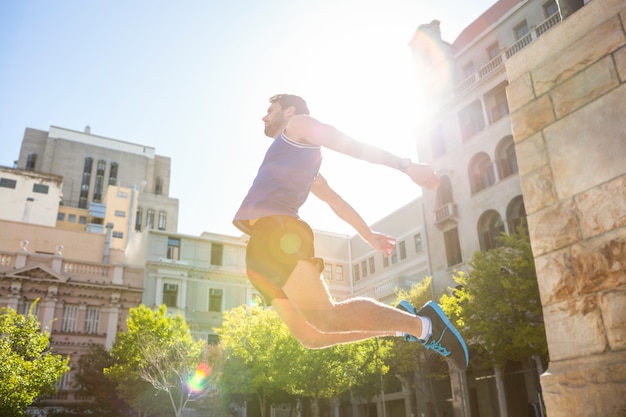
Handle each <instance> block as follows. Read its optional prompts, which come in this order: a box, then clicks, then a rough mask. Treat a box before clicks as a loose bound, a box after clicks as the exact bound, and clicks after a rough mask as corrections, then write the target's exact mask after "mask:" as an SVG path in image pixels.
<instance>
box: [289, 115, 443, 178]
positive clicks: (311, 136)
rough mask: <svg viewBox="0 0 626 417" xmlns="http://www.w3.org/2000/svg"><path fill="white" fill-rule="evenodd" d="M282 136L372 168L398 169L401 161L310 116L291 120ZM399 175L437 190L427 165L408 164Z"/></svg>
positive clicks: (431, 172)
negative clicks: (367, 164) (358, 160)
mask: <svg viewBox="0 0 626 417" xmlns="http://www.w3.org/2000/svg"><path fill="white" fill-rule="evenodd" d="M285 133H286V135H287V136H288V137H289V138H291V139H293V140H295V141H297V142H300V143H309V144H313V145H317V146H323V147H325V148H328V149H332V150H334V151H336V152H341V153H343V154H345V155H349V156H351V157H353V158H357V159H361V160H363V161H367V162H371V163H373V164H379V165H385V166H388V167H390V168H394V169H401V168H402V167H401V161H402V160H403V158H400V157H398V156H396V155H393V154H392V153H390V152H388V151H386V150H384V149H381V148H379V147H377V146H374V145H370V144H367V143H364V142H359V141H357V140H355V139H353V138H351V137H350V136H348V135H346V134H345V133H343V132H341V131H339V130H338V129H336V128H335V127H333V126H331V125H328V124H324V123H321V122H319V121H318V120H316V119H314V118H312V117H310V116H305V115H297V116H294V117H292V118H291V119H290V120H289V124H288V125H287V127H286V128H285ZM403 172H404V173H405V174H406V175H408V176H409V177H410V178H411V180H412V181H413V182H414V183H416V184H418V185H420V186H422V187H424V188H427V189H430V190H434V189H435V188H437V187H438V186H439V177H438V176H437V174H435V172H434V171H433V170H432V168H431V167H430V166H429V165H426V164H418V163H415V162H411V163H410V164H408V166H406V168H405V169H404V170H403Z"/></svg>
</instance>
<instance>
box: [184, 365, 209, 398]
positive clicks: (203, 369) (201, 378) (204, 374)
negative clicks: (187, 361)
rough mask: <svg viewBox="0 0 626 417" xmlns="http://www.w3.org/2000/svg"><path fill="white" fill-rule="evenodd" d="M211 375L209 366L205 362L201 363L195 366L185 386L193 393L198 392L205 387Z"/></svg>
mask: <svg viewBox="0 0 626 417" xmlns="http://www.w3.org/2000/svg"><path fill="white" fill-rule="evenodd" d="M209 375H211V367H210V366H209V365H208V364H206V363H201V364H199V365H198V366H197V367H196V370H195V372H194V373H193V374H192V375H191V376H190V377H189V379H188V380H187V388H188V389H189V391H191V392H192V393H193V394H198V393H200V392H202V391H204V389H205V388H206V387H207V384H208V382H209Z"/></svg>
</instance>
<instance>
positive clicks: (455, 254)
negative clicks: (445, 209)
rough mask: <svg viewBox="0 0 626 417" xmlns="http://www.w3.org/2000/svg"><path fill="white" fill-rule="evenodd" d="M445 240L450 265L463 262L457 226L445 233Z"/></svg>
mask: <svg viewBox="0 0 626 417" xmlns="http://www.w3.org/2000/svg"><path fill="white" fill-rule="evenodd" d="M443 240H444V243H445V245H446V258H447V260H448V267H450V266H453V265H457V264H460V263H461V262H463V258H462V256H461V243H460V242H459V231H458V229H457V228H456V227H455V228H454V229H450V230H448V231H446V232H444V233H443Z"/></svg>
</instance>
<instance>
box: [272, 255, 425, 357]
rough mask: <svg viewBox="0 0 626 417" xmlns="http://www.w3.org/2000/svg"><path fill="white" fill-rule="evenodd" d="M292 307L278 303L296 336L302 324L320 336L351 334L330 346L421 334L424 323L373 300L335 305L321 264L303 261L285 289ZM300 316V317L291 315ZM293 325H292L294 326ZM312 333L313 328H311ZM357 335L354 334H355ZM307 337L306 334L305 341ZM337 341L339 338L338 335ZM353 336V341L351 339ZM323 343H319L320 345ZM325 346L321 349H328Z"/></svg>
mask: <svg viewBox="0 0 626 417" xmlns="http://www.w3.org/2000/svg"><path fill="white" fill-rule="evenodd" d="M283 291H284V293H285V295H286V296H287V298H288V300H289V304H288V305H287V304H284V303H280V302H279V300H276V301H275V302H273V303H272V305H276V306H278V309H277V312H278V314H279V315H280V316H281V318H282V319H283V320H285V323H286V324H287V326H288V327H289V328H290V330H291V331H292V333H294V336H295V337H298V336H297V335H296V334H297V333H298V332H301V333H305V331H299V330H298V329H296V328H295V327H297V326H299V325H302V321H306V322H308V324H309V325H310V326H311V327H312V328H314V329H317V331H319V332H320V333H331V334H334V333H349V334H351V336H341V337H340V338H345V340H340V341H337V342H335V343H330V341H331V339H326V341H327V343H328V344H327V345H324V346H331V345H332V344H336V343H344V342H350V341H356V340H363V339H366V338H368V337H374V336H385V335H396V334H398V333H402V334H403V333H408V334H412V335H420V334H421V333H422V323H421V321H420V320H419V319H417V318H416V317H415V316H413V315H411V314H408V313H405V312H403V311H400V310H398V309H396V308H393V307H391V306H388V305H385V304H382V303H379V302H377V301H375V300H373V299H369V298H353V299H350V300H346V301H342V302H338V303H337V302H334V301H333V300H332V298H331V296H330V293H329V291H328V287H327V286H326V283H325V282H324V280H323V278H322V277H321V275H320V272H319V269H318V267H317V265H315V264H313V263H311V262H309V261H300V262H299V263H298V265H297V266H296V268H295V269H294V271H293V272H292V274H291V276H290V277H289V279H288V280H287V282H286V283H285V285H284V286H283ZM294 313H298V315H299V316H300V317H298V318H293V317H291V316H293V315H294ZM290 322H291V325H290ZM308 330H310V329H308ZM355 332H356V334H352V333H355ZM304 336H305V335H302V337H303V338H304ZM334 337H335V338H337V337H338V336H334ZM351 337H352V338H351ZM318 344H319V343H318ZM324 346H322V345H320V346H317V347H324Z"/></svg>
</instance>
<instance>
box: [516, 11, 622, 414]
mask: <svg viewBox="0 0 626 417" xmlns="http://www.w3.org/2000/svg"><path fill="white" fill-rule="evenodd" d="M625 28H626V3H625V2H624V1H623V0H592V1H591V2H589V3H588V4H587V5H586V6H584V7H583V8H581V9H580V10H578V11H577V12H576V13H574V14H573V15H571V16H569V17H568V18H567V19H565V20H563V21H562V22H561V23H560V24H559V25H557V26H556V27H554V28H553V29H552V30H551V31H550V32H548V33H546V34H545V35H544V36H542V37H541V38H540V39H538V40H537V41H536V42H534V43H533V44H532V45H530V46H529V47H527V48H526V49H524V50H523V51H521V52H520V53H518V54H517V55H515V56H514V57H512V58H511V59H510V60H509V61H508V62H507V65H506V67H507V75H508V78H509V81H510V84H509V87H508V89H507V95H508V100H509V107H510V110H511V121H512V125H513V132H514V140H515V144H516V152H517V158H518V165H519V173H520V181H521V184H522V192H523V195H524V202H525V205H526V212H527V214H528V225H529V231H530V238H531V242H532V247H533V252H534V256H535V264H536V267H537V276H538V281H539V288H540V292H541V301H542V304H543V310H544V319H545V324H546V334H547V338H548V345H549V346H548V347H549V353H550V365H549V367H548V372H547V373H546V374H544V375H543V376H542V380H541V383H542V387H543V392H544V397H545V401H546V406H547V409H548V415H549V416H550V417H555V416H567V417H569V416H623V415H626V30H625Z"/></svg>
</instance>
